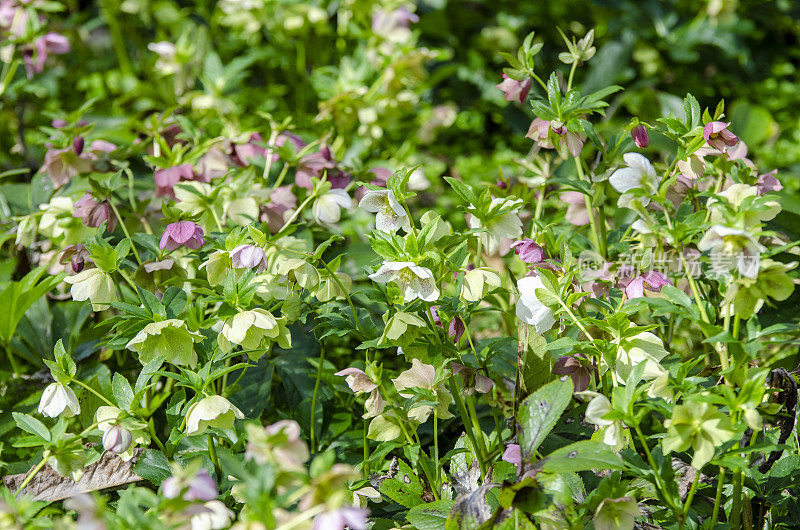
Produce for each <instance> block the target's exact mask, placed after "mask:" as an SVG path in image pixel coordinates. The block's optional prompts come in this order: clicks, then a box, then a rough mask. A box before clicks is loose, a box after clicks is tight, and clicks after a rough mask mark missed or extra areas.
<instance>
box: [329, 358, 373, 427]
mask: <svg viewBox="0 0 800 530" xmlns="http://www.w3.org/2000/svg"><path fill="white" fill-rule="evenodd" d="M333 375H338V376H343V377H344V378H345V382H346V383H347V386H349V387H350V390H352V391H353V392H354V393H355V394H360V393H362V392H369V393H370V395H369V397H368V398H367V401H366V403H364V408H366V409H367V412H366V413H365V414H364V416H363V417H364V418H373V417H375V416H377V415H378V414H380V413H381V412H383V397H381V394H380V392H379V390H378V385H376V384H375V383H374V382H373V381H372V379H370V378H369V376H368V375H367V374H366V373H364V371H363V370H359V369H358V368H345V369H344V370H339V371H338V372H336V373H335V374H333Z"/></svg>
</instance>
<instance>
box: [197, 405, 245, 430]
mask: <svg viewBox="0 0 800 530" xmlns="http://www.w3.org/2000/svg"><path fill="white" fill-rule="evenodd" d="M243 418H244V414H242V411H240V410H239V409H238V408H236V407H235V406H234V405H233V403H231V402H230V401H228V400H227V399H225V398H224V397H222V396H209V397H206V398H203V399H201V400H200V401H198V402H197V403H195V404H194V405H192V406H191V407H189V412H188V413H187V414H186V434H188V435H189V436H194V435H196V434H203V433H204V432H206V430H207V429H208V428H209V427H212V428H216V429H223V430H224V429H231V428H233V422H234V421H236V420H241V419H243Z"/></svg>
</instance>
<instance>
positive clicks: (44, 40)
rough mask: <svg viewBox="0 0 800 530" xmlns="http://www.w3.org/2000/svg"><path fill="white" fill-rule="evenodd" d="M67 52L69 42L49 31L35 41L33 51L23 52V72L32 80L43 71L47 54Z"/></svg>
mask: <svg viewBox="0 0 800 530" xmlns="http://www.w3.org/2000/svg"><path fill="white" fill-rule="evenodd" d="M69 50H70V46H69V41H68V40H67V38H66V37H65V36H64V35H61V34H60V33H56V32H53V31H51V32H49V33H46V34H44V35H43V36H41V37H39V38H38V39H36V41H34V43H33V50H30V49H27V50H23V59H24V60H25V71H26V73H27V74H28V79H31V78H33V76H34V74H41V73H42V72H43V71H44V63H45V62H46V61H47V56H48V55H49V54H51V53H52V54H53V55H63V54H65V53H67V52H69ZM34 51H35V52H36V58H35V60H34V53H33V52H34Z"/></svg>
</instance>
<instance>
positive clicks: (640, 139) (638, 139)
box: [631, 125, 650, 149]
mask: <svg viewBox="0 0 800 530" xmlns="http://www.w3.org/2000/svg"><path fill="white" fill-rule="evenodd" d="M631 136H632V137H633V143H635V144H636V147H638V148H639V149H644V148H645V147H647V146H649V145H650V135H648V134H647V127H645V126H644V125H637V126H636V127H634V128H633V129H631Z"/></svg>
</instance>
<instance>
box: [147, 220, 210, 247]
mask: <svg viewBox="0 0 800 530" xmlns="http://www.w3.org/2000/svg"><path fill="white" fill-rule="evenodd" d="M205 243H206V240H205V239H203V229H202V228H200V227H199V226H198V225H197V224H196V223H193V222H191V221H178V222H177V223H172V224H169V225H167V227H166V228H165V229H164V234H163V235H162V236H161V244H160V245H159V246H160V247H161V250H166V251H167V252H172V251H173V250H175V249H176V248H178V247H180V246H181V245H183V246H185V247H186V248H190V249H192V250H197V249H198V248H200V247H202V246H203V245H204V244H205Z"/></svg>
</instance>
